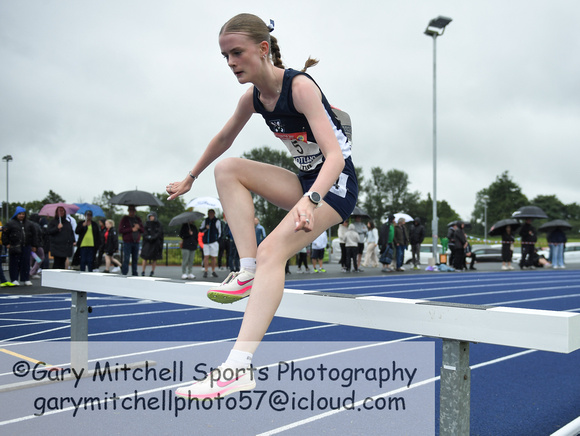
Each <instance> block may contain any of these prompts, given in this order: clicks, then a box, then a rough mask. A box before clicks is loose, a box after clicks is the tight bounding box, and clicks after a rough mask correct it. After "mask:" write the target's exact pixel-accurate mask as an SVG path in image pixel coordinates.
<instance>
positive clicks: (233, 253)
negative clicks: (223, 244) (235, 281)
mask: <svg viewBox="0 0 580 436" xmlns="http://www.w3.org/2000/svg"><path fill="white" fill-rule="evenodd" d="M226 234H227V238H228V240H229V241H230V250H229V256H228V266H229V268H230V272H238V271H239V270H240V254H239V253H238V248H237V247H236V241H234V235H233V233H232V229H230V226H229V225H228V226H227V228H226Z"/></svg>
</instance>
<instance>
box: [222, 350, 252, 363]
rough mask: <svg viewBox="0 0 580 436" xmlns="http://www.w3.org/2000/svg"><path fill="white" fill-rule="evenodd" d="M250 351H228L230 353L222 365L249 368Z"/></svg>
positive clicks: (250, 361)
mask: <svg viewBox="0 0 580 436" xmlns="http://www.w3.org/2000/svg"><path fill="white" fill-rule="evenodd" d="M253 356H254V355H253V354H252V353H248V352H247V351H240V350H233V349H232V351H230V355H229V356H228V358H227V360H226V361H225V362H224V366H227V367H229V368H249V367H250V365H251V364H252V357H253Z"/></svg>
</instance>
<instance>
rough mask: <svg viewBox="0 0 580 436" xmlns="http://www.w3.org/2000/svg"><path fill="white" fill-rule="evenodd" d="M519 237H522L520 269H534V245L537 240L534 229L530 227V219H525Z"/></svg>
mask: <svg viewBox="0 0 580 436" xmlns="http://www.w3.org/2000/svg"><path fill="white" fill-rule="evenodd" d="M520 236H521V237H522V258H521V259H520V268H521V269H527V268H532V269H533V268H534V267H535V265H534V259H533V257H534V253H535V248H536V246H535V244H536V241H537V240H538V235H537V233H536V229H535V228H534V226H533V225H532V219H531V218H526V222H525V223H524V225H523V226H522V228H521V229H520Z"/></svg>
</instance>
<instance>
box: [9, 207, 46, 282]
mask: <svg viewBox="0 0 580 436" xmlns="http://www.w3.org/2000/svg"><path fill="white" fill-rule="evenodd" d="M2 243H3V244H4V245H5V246H6V248H7V249H8V253H9V255H10V260H9V264H8V265H9V272H10V281H11V282H12V283H13V284H14V285H16V286H19V285H20V282H22V283H23V284H24V285H26V286H32V282H31V281H30V256H31V253H32V252H35V251H36V247H38V242H37V238H36V231H35V230H34V227H33V226H32V224H31V223H30V221H28V220H27V218H26V209H24V208H23V207H22V206H17V207H16V212H14V215H13V216H12V219H11V220H10V221H9V222H8V224H7V225H6V226H4V227H3V235H2ZM19 279H20V281H19Z"/></svg>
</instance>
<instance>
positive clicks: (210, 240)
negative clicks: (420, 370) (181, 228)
mask: <svg viewBox="0 0 580 436" xmlns="http://www.w3.org/2000/svg"><path fill="white" fill-rule="evenodd" d="M199 230H200V232H202V233H203V267H204V271H203V278H207V275H208V271H209V258H210V257H211V275H212V277H217V276H218V275H217V273H216V272H215V268H216V265H217V255H218V249H219V243H218V239H219V238H220V235H221V233H222V229H221V222H220V221H219V220H218V219H217V218H216V216H215V210H213V209H210V210H208V211H207V218H206V219H204V220H203V222H202V223H201V227H200V228H199Z"/></svg>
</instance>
